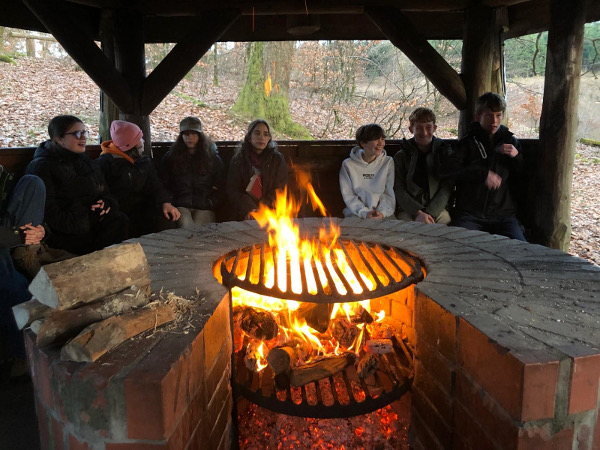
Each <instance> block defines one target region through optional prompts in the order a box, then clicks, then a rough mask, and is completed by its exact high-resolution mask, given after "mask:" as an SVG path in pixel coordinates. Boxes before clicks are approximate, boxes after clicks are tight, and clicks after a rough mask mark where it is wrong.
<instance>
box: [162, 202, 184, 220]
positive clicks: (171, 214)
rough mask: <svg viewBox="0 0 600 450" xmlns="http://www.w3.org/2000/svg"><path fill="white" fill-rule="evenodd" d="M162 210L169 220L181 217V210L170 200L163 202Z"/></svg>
mask: <svg viewBox="0 0 600 450" xmlns="http://www.w3.org/2000/svg"><path fill="white" fill-rule="evenodd" d="M162 212H163V214H164V216H165V217H166V218H167V219H168V220H172V221H173V222H174V221H176V220H178V219H179V218H180V217H181V213H180V212H179V210H178V209H177V208H175V207H174V206H173V205H172V204H171V203H168V202H167V203H163V205H162Z"/></svg>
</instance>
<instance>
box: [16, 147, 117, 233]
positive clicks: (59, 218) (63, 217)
mask: <svg viewBox="0 0 600 450" xmlns="http://www.w3.org/2000/svg"><path fill="white" fill-rule="evenodd" d="M26 173H29V174H33V175H37V176H38V177H40V178H41V179H42V180H43V181H44V184H45V185H46V209H45V221H46V224H47V225H48V226H49V228H50V230H51V231H52V232H56V233H60V234H70V235H84V234H88V233H89V232H90V230H91V229H92V227H93V226H94V225H95V224H96V223H98V221H99V220H100V216H99V214H98V213H95V212H93V211H92V210H91V207H92V205H93V204H94V203H96V202H97V201H98V200H103V201H104V202H105V204H106V206H107V207H110V208H111V209H112V210H116V209H117V208H118V204H117V202H116V200H115V199H114V197H112V196H111V195H110V192H109V190H108V187H107V185H106V182H105V181H104V177H103V176H102V171H101V170H100V168H99V167H97V166H96V165H95V164H94V162H93V161H92V160H91V159H90V158H89V157H88V156H87V155H86V154H85V153H73V152H70V151H69V150H67V149H65V148H63V147H61V146H60V145H58V144H56V143H53V142H52V141H46V142H43V143H42V144H40V146H39V147H38V148H37V150H36V151H35V153H34V155H33V160H32V161H31V162H30V163H29V165H28V166H27V169H26Z"/></svg>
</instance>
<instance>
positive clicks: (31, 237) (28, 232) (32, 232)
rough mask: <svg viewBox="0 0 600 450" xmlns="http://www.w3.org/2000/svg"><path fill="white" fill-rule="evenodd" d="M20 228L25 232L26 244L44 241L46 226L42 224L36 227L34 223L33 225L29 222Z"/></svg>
mask: <svg viewBox="0 0 600 450" xmlns="http://www.w3.org/2000/svg"><path fill="white" fill-rule="evenodd" d="M20 228H21V230H23V234H24V236H25V242H24V243H25V244H26V245H31V244H39V243H40V242H41V241H42V239H44V236H45V234H46V230H44V227H43V226H42V225H38V226H35V227H34V226H33V225H31V223H28V224H26V225H23V226H22V227H20Z"/></svg>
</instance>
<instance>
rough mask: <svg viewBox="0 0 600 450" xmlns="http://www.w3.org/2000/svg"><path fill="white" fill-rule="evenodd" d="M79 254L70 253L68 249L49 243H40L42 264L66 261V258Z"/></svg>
mask: <svg viewBox="0 0 600 450" xmlns="http://www.w3.org/2000/svg"><path fill="white" fill-rule="evenodd" d="M75 256H77V255H74V254H73V253H69V252H68V251H66V250H62V249H60V248H50V247H48V245H47V244H44V243H42V244H40V251H39V254H38V259H39V261H40V263H41V264H42V265H46V264H50V263H54V262H59V261H64V260H65V259H70V258H74V257H75Z"/></svg>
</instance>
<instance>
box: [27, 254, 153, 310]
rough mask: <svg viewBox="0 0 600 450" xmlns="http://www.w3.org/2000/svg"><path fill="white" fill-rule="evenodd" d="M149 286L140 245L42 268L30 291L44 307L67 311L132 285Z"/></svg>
mask: <svg viewBox="0 0 600 450" xmlns="http://www.w3.org/2000/svg"><path fill="white" fill-rule="evenodd" d="M149 284H150V270H149V268H148V261H147V260H146V255H145V254H144V250H142V246H141V245H140V244H137V243H136V244H122V245H118V246H113V247H108V248H105V249H104V250H100V251H97V252H94V253H90V254H88V255H84V256H79V257H77V258H71V259H67V260H65V261H60V262H57V263H54V264H48V265H46V266H43V267H42V268H41V269H40V271H39V273H38V274H37V275H36V276H35V278H34V279H33V281H32V282H31V284H30V285H29V291H30V292H31V293H32V294H33V295H35V296H36V298H37V299H38V300H39V301H40V302H41V303H43V304H45V305H48V306H50V307H52V308H56V309H70V308H74V307H77V306H79V305H84V304H88V303H92V302H94V301H96V300H99V299H101V298H104V297H106V296H108V295H111V294H114V293H117V292H120V291H122V290H123V289H126V288H128V287H131V286H137V287H138V288H140V289H141V288H143V287H145V286H148V285H149Z"/></svg>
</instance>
